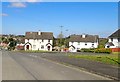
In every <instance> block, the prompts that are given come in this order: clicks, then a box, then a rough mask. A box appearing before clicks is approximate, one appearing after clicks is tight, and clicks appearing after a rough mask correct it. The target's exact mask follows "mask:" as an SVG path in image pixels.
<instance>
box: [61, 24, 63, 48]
mask: <svg viewBox="0 0 120 82" xmlns="http://www.w3.org/2000/svg"><path fill="white" fill-rule="evenodd" d="M60 28H61V33H60V47H61V46H62V38H63V37H62V36H63V32H62V28H63V26H60Z"/></svg>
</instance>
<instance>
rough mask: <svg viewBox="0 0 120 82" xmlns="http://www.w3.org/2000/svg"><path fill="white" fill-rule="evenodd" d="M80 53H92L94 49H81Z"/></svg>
mask: <svg viewBox="0 0 120 82" xmlns="http://www.w3.org/2000/svg"><path fill="white" fill-rule="evenodd" d="M81 51H83V52H94V51H95V48H89V49H86V48H83V49H81Z"/></svg>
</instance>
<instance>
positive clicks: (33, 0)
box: [25, 0, 41, 2]
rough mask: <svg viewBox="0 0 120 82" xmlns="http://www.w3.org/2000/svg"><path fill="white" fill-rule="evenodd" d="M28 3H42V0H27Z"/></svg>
mask: <svg viewBox="0 0 120 82" xmlns="http://www.w3.org/2000/svg"><path fill="white" fill-rule="evenodd" d="M25 1H26V2H41V0H25Z"/></svg>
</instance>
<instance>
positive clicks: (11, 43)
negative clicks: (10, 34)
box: [9, 38, 17, 50]
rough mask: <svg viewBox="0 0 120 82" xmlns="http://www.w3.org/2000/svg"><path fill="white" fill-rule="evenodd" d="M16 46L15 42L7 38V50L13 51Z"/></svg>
mask: <svg viewBox="0 0 120 82" xmlns="http://www.w3.org/2000/svg"><path fill="white" fill-rule="evenodd" d="M16 44H17V41H16V40H14V39H13V38H9V50H14V49H15V46H16Z"/></svg>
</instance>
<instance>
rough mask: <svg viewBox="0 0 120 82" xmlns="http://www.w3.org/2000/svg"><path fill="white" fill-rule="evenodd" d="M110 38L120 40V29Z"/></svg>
mask: <svg viewBox="0 0 120 82" xmlns="http://www.w3.org/2000/svg"><path fill="white" fill-rule="evenodd" d="M108 38H120V29H118V30H117V31H116V32H114V33H113V34H111V35H110V36H109V37H108Z"/></svg>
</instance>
